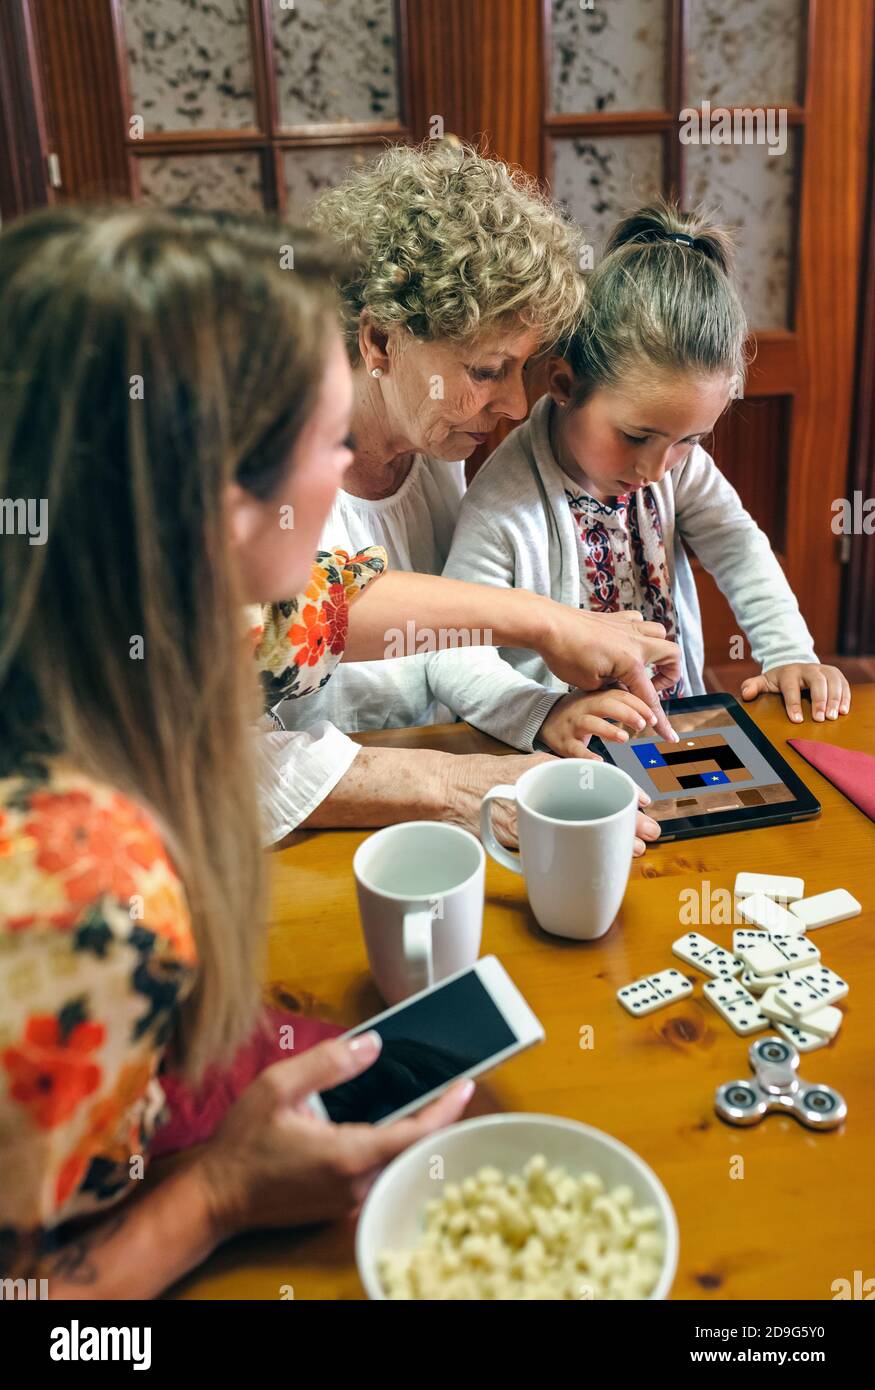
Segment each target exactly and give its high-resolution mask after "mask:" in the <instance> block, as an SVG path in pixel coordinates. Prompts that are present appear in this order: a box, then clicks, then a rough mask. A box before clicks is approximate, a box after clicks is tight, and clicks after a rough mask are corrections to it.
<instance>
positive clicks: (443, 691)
mask: <svg viewBox="0 0 875 1390" xmlns="http://www.w3.org/2000/svg"><path fill="white" fill-rule="evenodd" d="M428 683H429V685H430V686H431V689H432V690H433V691H434V693H435V695H436V696H437V698H438V700H440V702H441V703H442V704H444V705H447V706H448V707H449V708H450V709H451V710H452V711H453V713H454V714H457V715H458V716H459V718H460V719H465V720H467V722H468V723H469V724H472V725H473V726H474V728H475V729H480V730H482V732H483V733H484V734H491V735H492V737H493V738H497V739H500V740H501V742H502V743H509V744H510V745H511V747H513V748H518V749H520V751H521V752H523V753H531V752H532V750H533V748H534V742H535V739H536V737H537V735H538V730H539V729H540V727H541V725H542V724H543V722H544V720H545V719H546V718H547V715H548V714H549V713H550V711H551V709H552V708H553V706H554V705H555V703H556V701H557V700H561V698H562V696H563V695H564V694H565V691H564V690H555V689H553V690H551V689H548V688H546V687H545V686H543V685H539V684H538V682H537V681H533V680H530V679H529V677H528V676H524V675H523V674H522V672H521V671H516V670H514V668H513V666H511V665H510V664H509V663H508V662H507V661H504V660H503V658H502V657H501V655H500V654H499V652H498V650H497V648H495V647H458V648H456V649H454V650H449V651H441V652H434V653H433V654H432V655H431V656H430V657H429V658H428Z"/></svg>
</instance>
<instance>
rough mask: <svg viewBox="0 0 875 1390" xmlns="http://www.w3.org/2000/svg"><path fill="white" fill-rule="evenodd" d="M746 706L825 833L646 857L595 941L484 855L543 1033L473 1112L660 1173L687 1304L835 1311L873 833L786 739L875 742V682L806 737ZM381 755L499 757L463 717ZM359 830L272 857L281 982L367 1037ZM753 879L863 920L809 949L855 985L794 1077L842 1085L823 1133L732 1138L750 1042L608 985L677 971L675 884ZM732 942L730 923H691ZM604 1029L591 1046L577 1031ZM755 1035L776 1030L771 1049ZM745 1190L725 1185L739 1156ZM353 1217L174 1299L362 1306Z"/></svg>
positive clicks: (849, 1230) (860, 1223) (857, 1165)
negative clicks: (583, 1129) (586, 1143)
mask: <svg viewBox="0 0 875 1390" xmlns="http://www.w3.org/2000/svg"><path fill="white" fill-rule="evenodd" d="M750 708H751V712H752V713H753V715H754V718H755V719H756V721H757V723H758V724H759V725H760V727H761V728H762V729H763V730H764V731H765V732H766V733H767V734H768V735H769V736H770V737H771V738H772V740H773V741H774V742H775V743H776V745H777V746H778V747H779V748H780V750H781V752H782V753H784V755H785V756H786V757H787V760H788V761H789V762H790V764H791V765H792V766H793V767H794V768H796V770H797V771H798V772H799V774H800V775H801V777H802V778H803V780H804V781H805V782H806V784H807V785H808V786H809V787H811V788H812V790H813V791H814V792H815V794H816V795H817V797H818V799H819V800H820V801H821V803H822V806H823V813H822V816H821V817H820V818H819V819H818V820H815V821H812V822H807V823H799V824H796V825H785V826H777V827H775V828H772V829H764V830H755V831H748V832H744V833H741V834H732V835H716V836H711V837H707V838H703V839H697V840H687V841H683V842H680V843H676V844H667V845H664V846H662V847H659V846H657V847H655V848H653V849H650V850H648V852H647V854H646V855H645V856H644V858H643V859H641V860H638V861H636V863H635V864H634V865H633V868H632V875H631V879H630V882H629V887H628V890H627V893H626V896H625V900H624V902H623V906H622V909H621V912H620V915H619V917H618V918H617V921H616V922H615V923H614V925H613V926H612V927H611V929H610V931H609V932H608V933H607V934H606V936H604V937H603V938H602V939H601V940H600V941H597V942H592V943H576V942H567V941H561V940H559V939H558V938H554V937H549V936H547V935H546V934H545V933H544V932H542V931H541V930H540V929H539V928H538V926H537V925H536V923H535V922H534V920H533V918H532V916H531V913H530V911H529V909H528V905H527V902H526V897H525V892H524V885H523V881H522V879H520V878H518V877H517V876H516V875H514V874H512V873H511V872H510V871H508V870H506V869H503V868H500V867H499V866H497V865H496V864H494V863H492V861H491V860H490V861H487V863H488V868H487V873H486V911H485V919H484V933H483V953H484V954H487V953H494V954H496V955H497V956H498V957H499V958H500V959H501V960H502V961H503V963H504V965H505V966H506V967H507V969H508V971H509V972H510V974H511V976H512V977H513V979H514V980H515V981H516V983H517V984H518V985H519V987H520V988H521V989H522V991H523V993H524V994H525V996H526V998H527V999H528V1001H529V1003H530V1004H531V1005H532V1007H533V1008H534V1010H535V1012H536V1013H537V1014H538V1016H539V1017H540V1018H541V1020H542V1022H543V1023H544V1026H545V1029H546V1033H547V1040H546V1042H545V1043H544V1044H543V1045H541V1046H540V1047H537V1048H535V1049H533V1050H532V1051H530V1052H528V1053H525V1054H523V1055H521V1056H519V1057H517V1058H515V1059H513V1060H512V1061H510V1062H508V1063H506V1064H505V1065H503V1066H502V1067H500V1068H499V1069H498V1070H497V1071H496V1072H494V1073H492V1074H490V1075H488V1076H486V1077H485V1078H484V1079H483V1080H482V1081H481V1082H480V1084H479V1086H478V1090H477V1092H476V1094H475V1097H474V1099H473V1100H472V1102H471V1106H470V1107H469V1111H468V1113H469V1114H476V1113H483V1112H485V1111H488V1110H529V1111H546V1112H549V1113H552V1114H557V1115H567V1116H571V1117H573V1118H575V1119H579V1120H584V1121H586V1122H587V1123H588V1124H592V1125H595V1126H597V1127H598V1128H600V1129H603V1130H605V1131H607V1132H608V1133H610V1134H613V1135H615V1136H616V1137H617V1138H618V1139H621V1140H622V1141H623V1142H624V1143H626V1144H629V1145H630V1146H631V1147H632V1148H633V1149H635V1150H636V1152H638V1153H639V1154H640V1155H641V1156H642V1157H643V1158H644V1159H645V1160H646V1161H647V1162H648V1163H650V1164H651V1165H652V1166H653V1168H654V1169H655V1170H656V1172H657V1173H658V1175H659V1177H660V1178H661V1179H662V1181H663V1183H664V1184H665V1186H666V1188H667V1189H668V1192H669V1195H670V1197H671V1199H672V1201H673V1203H674V1205H675V1209H676V1211H677V1216H678V1222H679V1226H680V1237H681V1250H680V1263H679V1267H678V1274H677V1278H676V1281H675V1285H674V1290H673V1293H672V1297H673V1298H680V1299H708V1298H714V1299H727V1298H728V1299H734V1298H753V1299H830V1298H832V1296H833V1294H832V1290H831V1284H832V1281H833V1280H834V1279H839V1278H845V1279H848V1280H851V1281H853V1277H854V1271H855V1270H858V1269H859V1270H862V1271H863V1277H864V1278H866V1277H867V1276H869V1275H875V1268H873V1264H872V1252H873V1250H875V1204H873V1202H872V1195H871V1172H872V1154H873V1151H875V1144H873V1140H875V1087H873V1083H872V1062H873V1041H872V1040H873V1023H872V1020H873V1017H875V947H873V936H875V884H873V879H875V826H873V825H872V824H871V823H870V822H869V821H868V820H867V819H866V817H865V816H863V815H862V814H861V813H860V812H859V811H857V810H856V808H855V807H854V806H853V805H852V804H851V803H850V802H849V801H847V800H846V799H845V798H844V797H843V796H842V795H841V794H840V793H839V792H837V791H836V790H835V789H834V788H833V787H832V786H831V785H830V784H829V783H827V782H826V781H825V780H824V779H823V778H821V777H820V776H819V774H818V773H817V772H815V771H814V769H813V768H811V767H809V766H808V764H807V763H805V762H804V761H803V759H801V758H799V757H798V756H797V755H796V754H795V753H793V751H792V750H791V749H789V748H787V746H786V742H785V741H786V739H787V738H788V737H792V736H793V735H794V734H796V735H798V736H800V737H804V738H810V739H816V740H818V741H823V742H832V743H836V744H840V745H842V746H843V747H846V748H858V749H862V750H866V751H869V752H871V751H873V749H875V687H867V686H861V687H859V688H857V689H856V690H855V691H854V702H853V705H852V712H851V715H850V716H849V717H848V718H847V719H845V720H843V721H840V722H837V723H828V724H820V725H815V724H812V723H811V722H810V721H809V722H806V724H805V725H804V726H802V727H801V728H798V729H797V728H794V727H793V726H791V725H790V724H789V722H788V721H787V719H786V717H785V715H784V713H783V709H782V707H781V706H780V705H779V703H778V701H777V699H776V698H768V699H766V700H763V699H760V700H759V701H758V702H757V703H756V704H755V705H753V706H752V707H750ZM361 741H362V742H365V743H369V744H377V743H379V744H391V745H392V746H396V747H397V746H404V747H420V746H421V747H425V746H428V747H432V748H434V747H437V748H442V749H446V750H450V751H456V752H471V751H488V750H492V751H496V750H497V749H498V747H499V746H498V745H495V744H494V743H493V742H492V741H491V740H489V739H487V738H485V737H484V736H483V735H481V734H479V733H476V732H475V731H473V730H471V729H469V728H467V727H466V726H465V725H454V726H444V727H441V728H431V729H410V730H408V729H405V730H394V731H390V732H386V733H380V734H370V735H363V736H361ZM363 839H364V832H352V831H323V832H317V833H311V834H302V835H300V836H299V837H298V838H297V840H296V842H295V843H294V844H292V845H291V846H290V847H289V848H287V849H285V850H283V851H282V852H281V853H279V854H277V855H276V856H275V858H274V865H273V867H274V875H273V877H274V896H273V910H272V925H271V930H270V978H271V981H272V982H273V983H274V986H275V992H276V997H277V998H278V999H284V1000H285V1001H286V1003H287V1004H289V1005H290V1006H291V1007H297V1008H298V1009H300V1010H301V1011H303V1012H305V1013H314V1014H317V1015H319V1016H320V1017H323V1018H327V1019H331V1020H335V1021H337V1022H339V1023H343V1024H349V1025H351V1024H354V1023H357V1022H359V1021H361V1020H363V1019H365V1018H367V1017H368V1016H369V1015H370V1014H371V1013H374V1012H377V1011H378V1010H379V1009H380V1007H381V1002H380V1000H379V998H378V996H377V994H376V991H375V989H374V987H373V985H372V983H371V981H370V978H369V975H368V970H367V960H366V956H365V950H364V945H363V942H362V938H361V933H360V930H359V924H358V913H357V909H356V900H355V888H354V882H353V877H352V871H351V861H352V855H353V852H354V850H355V848H356V847H357V845H359V844H360V843H361V841H362V840H363ZM740 869H749V870H755V871H759V872H777V873H795V874H801V875H802V876H804V878H805V881H806V893H808V894H813V893H819V892H822V891H824V890H826V889H829V888H836V887H844V888H847V889H849V890H850V891H851V892H852V893H853V894H854V896H855V897H857V898H858V899H859V900H860V901H861V902H862V904H863V909H864V911H863V915H862V916H861V917H857V918H855V919H853V920H851V921H848V922H843V923H839V924H836V925H834V926H831V927H825V928H823V929H822V930H820V931H818V932H817V933H816V935H815V939H816V941H817V944H818V946H819V948H820V950H821V954H822V958H823V961H824V963H825V964H827V965H829V966H830V967H832V968H833V969H834V970H836V971H838V972H839V973H840V974H841V975H842V976H844V977H845V978H847V980H848V981H849V983H850V987H851V989H850V994H849V996H848V998H847V999H846V1000H844V1001H843V1002H842V1005H841V1007H842V1009H843V1011H844V1013H845V1021H844V1024H843V1027H842V1029H841V1032H840V1033H839V1035H838V1037H837V1038H836V1039H835V1040H834V1041H833V1043H832V1044H830V1045H829V1046H828V1047H825V1048H822V1049H820V1050H818V1051H816V1052H813V1053H809V1054H807V1055H804V1056H803V1058H802V1065H801V1075H802V1076H803V1077H805V1078H806V1079H808V1080H812V1081H824V1082H828V1083H829V1084H831V1085H833V1086H836V1087H838V1089H839V1090H840V1091H842V1092H843V1094H844V1096H845V1098H846V1100H847V1102H848V1108H849V1114H848V1119H847V1121H846V1122H845V1124H844V1125H843V1126H842V1128H841V1129H839V1130H837V1131H835V1132H833V1133H829V1134H814V1133H811V1132H810V1131H807V1130H805V1129H804V1128H802V1126H801V1125H799V1124H798V1123H797V1122H796V1121H795V1120H793V1119H792V1118H790V1117H785V1116H783V1115H780V1116H779V1115H772V1116H770V1117H769V1118H768V1119H767V1120H765V1121H764V1122H763V1123H761V1124H760V1125H758V1126H756V1127H754V1128H751V1129H735V1128H732V1127H730V1126H728V1125H725V1124H723V1123H722V1122H721V1121H720V1120H718V1119H717V1117H716V1115H715V1114H714V1109H713V1100H714V1091H715V1088H716V1087H717V1085H718V1084H719V1083H721V1082H723V1081H726V1080H729V1079H730V1078H732V1077H737V1076H739V1077H740V1076H745V1075H746V1074H747V1073H748V1062H747V1051H748V1041H746V1040H745V1039H743V1038H739V1037H737V1036H736V1035H735V1034H734V1033H733V1032H732V1031H731V1030H730V1029H729V1027H728V1026H727V1025H726V1024H725V1023H724V1022H723V1020H722V1019H721V1018H720V1017H719V1016H718V1015H717V1014H716V1013H715V1012H714V1011H713V1010H712V1009H711V1008H710V1006H709V1005H708V1004H707V1003H706V1002H705V1001H704V999H703V996H702V984H703V983H704V977H702V976H699V975H698V974H697V972H696V971H694V970H692V969H690V970H689V971H688V974H689V975H690V978H695V981H696V985H695V990H694V993H693V995H692V996H690V997H689V998H688V999H686V1000H684V1001H682V1002H681V1003H679V1004H677V1005H674V1006H672V1007H669V1008H666V1009H663V1010H660V1011H658V1012H656V1013H654V1014H651V1015H650V1016H649V1017H647V1018H642V1019H633V1018H631V1017H630V1016H629V1015H628V1014H626V1013H625V1012H624V1011H623V1010H622V1009H621V1008H620V1006H619V1005H618V1003H617V1001H616V997H615V996H616V991H617V989H618V988H619V987H620V986H621V985H623V984H626V983H628V982H629V981H631V980H634V979H636V978H637V977H638V976H640V975H642V974H645V973H649V972H652V971H656V970H659V969H662V968H664V967H666V966H670V965H673V964H674V965H677V964H678V962H677V959H676V958H675V957H674V956H673V955H672V953H671V942H672V941H673V940H675V939H676V938H677V937H678V936H679V935H681V934H682V932H683V931H685V930H687V929H688V925H687V923H685V922H684V923H682V922H681V920H680V916H679V913H680V899H679V895H680V893H681V892H682V890H684V889H689V888H694V889H697V890H701V887H702V884H703V882H706V883H708V884H710V886H711V890H712V891H714V890H717V889H721V888H722V889H728V890H731V889H732V885H733V882H734V878H735V874H736V872H737V871H738V870H740ZM700 929H701V930H702V931H703V932H704V933H705V934H706V935H710V936H711V937H712V939H714V940H715V941H718V942H719V943H721V944H723V945H731V940H732V928H731V927H730V926H721V925H717V926H709V925H707V924H705V925H703V926H702V927H701V928H700ZM585 1025H590V1026H591V1027H592V1028H593V1029H594V1046H593V1047H592V1048H591V1049H583V1048H582V1047H581V1045H580V1043H581V1032H580V1030H581V1028H582V1027H583V1026H585ZM760 1036H764V1035H760ZM738 1156H741V1158H743V1160H744V1176H743V1177H742V1178H738V1177H736V1178H733V1177H732V1176H731V1172H732V1171H733V1170H737V1168H738V1164H737V1158H738ZM353 1235H354V1229H353V1225H352V1223H348V1224H341V1225H336V1226H333V1227H330V1228H328V1227H322V1228H319V1229H316V1228H313V1229H312V1230H309V1231H306V1232H278V1233H270V1234H264V1233H256V1234H253V1235H249V1236H246V1237H243V1238H240V1239H238V1240H236V1241H235V1242H233V1243H232V1244H230V1245H228V1246H226V1247H225V1248H223V1249H222V1250H221V1251H219V1252H218V1253H217V1254H216V1255H214V1256H213V1257H212V1259H210V1260H209V1261H208V1262H207V1264H206V1265H204V1266H203V1267H202V1268H201V1269H200V1270H199V1271H198V1272H197V1273H195V1274H194V1275H192V1276H190V1277H189V1278H188V1279H187V1280H185V1281H183V1283H182V1284H180V1285H178V1286H177V1288H176V1289H175V1290H174V1291H173V1292H172V1293H171V1295H170V1296H171V1297H183V1298H198V1299H201V1298H219V1299H223V1298H226V1299H227V1298H247V1299H279V1298H280V1297H282V1296H285V1297H288V1296H289V1294H288V1287H287V1289H286V1293H285V1295H283V1294H281V1289H282V1287H283V1286H291V1288H292V1289H293V1290H294V1297H295V1298H296V1299H358V1298H362V1297H363V1296H364V1295H363V1291H362V1288H361V1285H360V1284H359V1280H358V1277H357V1274H356V1270H355V1262H354V1255H353Z"/></svg>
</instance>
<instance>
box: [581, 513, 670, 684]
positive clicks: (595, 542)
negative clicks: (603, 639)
mask: <svg viewBox="0 0 875 1390" xmlns="http://www.w3.org/2000/svg"><path fill="white" fill-rule="evenodd" d="M565 497H566V500H567V502H568V506H569V508H570V509H571V515H572V517H573V518H574V527H575V531H576V532H577V552H578V558H579V562H580V565H579V568H580V607H581V608H586V609H588V610H589V611H590V612H593V613H617V612H620V611H622V610H626V609H628V610H636V611H637V612H639V613H643V614H644V617H645V618H646V619H647V620H648V621H649V622H654V623H662V625H663V626H664V628H665V635H666V637H667V639H668V640H669V642H677V641H679V640H680V639H679V637H678V622H677V614H676V611H675V604H674V598H673V596H672V592H671V578H670V576H669V572H668V564H667V561H666V555H665V542H664V540H663V535H662V522H661V521H660V518H659V512H658V511H657V507H656V502H655V500H654V497H653V493H652V491H651V489H650V488H649V487H644V488H642V489H641V491H640V492H631V493H623V494H622V495H621V496H619V497H615V498H614V499H613V500H612V501H610V502H600V501H598V500H597V498H595V497H591V496H590V495H589V493H587V492H571V491H570V490H569V489H568V488H566V490H565ZM682 694H683V682H682V681H680V680H678V681H677V683H676V684H675V685H673V686H672V687H671V688H670V689H668V690H663V691H661V692H660V699H662V700H667V699H668V698H669V696H670V695H682Z"/></svg>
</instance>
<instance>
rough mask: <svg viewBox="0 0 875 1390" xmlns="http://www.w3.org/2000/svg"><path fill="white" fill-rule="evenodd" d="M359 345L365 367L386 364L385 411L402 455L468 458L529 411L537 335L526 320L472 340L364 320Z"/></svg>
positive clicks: (390, 435) (382, 385)
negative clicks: (526, 375) (377, 326)
mask: <svg viewBox="0 0 875 1390" xmlns="http://www.w3.org/2000/svg"><path fill="white" fill-rule="evenodd" d="M360 344H361V347H362V356H363V359H364V362H365V370H367V371H370V370H371V369H372V368H373V367H374V366H377V367H380V368H381V369H382V372H383V376H382V378H381V379H380V381H379V391H380V398H381V400H380V407H379V408H380V409H381V410H382V411H383V414H384V417H385V427H386V434H387V436H388V438H389V439H391V440H392V441H393V442H395V443H397V444H398V445H399V446H400V447H399V452H400V451H401V448H406V449H413V450H417V451H419V452H421V453H426V454H430V455H431V457H432V458H437V459H443V460H445V461H450V460H455V459H466V458H468V456H469V455H470V454H472V453H473V452H474V450H475V449H476V448H477V446H478V444H483V443H485V442H486V439H487V438H488V436H489V435H490V434H491V433H492V431H493V430H494V429H495V427H496V425H497V424H498V422H499V421H500V420H522V419H524V418H525V416H526V414H527V413H528V402H527V399H526V390H525V383H524V380H523V369H524V368H525V365H526V362H527V361H528V359H529V358H530V357H531V356H532V354H533V353H534V352H536V351H537V348H538V346H539V339H538V334H537V333H536V332H535V330H534V329H531V328H527V327H525V326H524V325H522V324H519V325H517V326H516V327H510V328H506V329H494V330H492V329H488V330H484V331H483V332H482V333H480V334H479V335H478V336H477V338H475V339H474V340H473V342H472V343H470V344H460V343H455V342H450V341H448V340H446V339H438V340H436V341H434V342H423V341H422V340H421V339H418V338H412V337H411V336H410V334H409V333H400V332H398V331H397V330H393V331H392V332H391V333H389V334H379V333H377V332H375V331H374V330H373V329H372V328H371V327H370V325H368V324H364V325H363V329H362V334H361V336H360ZM374 384H375V385H376V383H374Z"/></svg>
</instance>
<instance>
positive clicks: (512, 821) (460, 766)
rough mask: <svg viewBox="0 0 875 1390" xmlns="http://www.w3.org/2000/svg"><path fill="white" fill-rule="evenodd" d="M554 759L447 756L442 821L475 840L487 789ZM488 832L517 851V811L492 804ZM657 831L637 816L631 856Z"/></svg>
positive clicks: (641, 798) (642, 802) (644, 798)
mask: <svg viewBox="0 0 875 1390" xmlns="http://www.w3.org/2000/svg"><path fill="white" fill-rule="evenodd" d="M575 756H576V757H581V758H589V759H592V760H593V761H595V762H601V761H602V759H601V758H600V757H599V756H598V754H596V753H590V752H589V751H588V750H587V749H586V748H583V751H582V752H581V753H579V754H575ZM555 761H556V759H555V758H554V757H552V756H551V755H550V754H549V753H516V754H514V753H510V754H508V756H507V757H496V756H494V755H492V754H489V753H470V754H459V753H456V754H454V755H450V762H449V766H447V767H445V769H444V778H445V782H444V796H443V805H444V807H445V810H444V814H443V816H442V819H443V820H447V821H450V823H451V824H453V825H460V826H461V827H462V828H463V829H464V830H470V831H471V832H472V833H473V834H474V835H476V836H477V837H478V839H479V836H480V803H481V801H482V800H483V798H484V796H485V795H486V793H487V792H488V791H489V789H490V787H497V786H499V785H500V784H501V783H508V782H509V783H511V784H513V783H515V782H516V781H517V779H518V778H519V777H522V775H523V773H524V772H528V770H529V768H530V767H537V766H538V765H539V764H541V763H552V762H555ZM638 804H639V806H649V805H650V797H649V796H648V795H647V794H646V792H643V791H639V792H638ZM492 828H493V830H494V831H495V836H496V839H497V840H498V841H499V843H500V844H502V845H505V846H507V848H508V849H517V848H518V847H519V832H518V828H517V811H516V806H515V805H514V803H513V802H512V801H502V800H496V801H493V803H492ZM659 836H660V827H659V825H658V823H657V822H656V821H655V820H653V819H652V818H651V817H650V816H647V815H644V814H643V812H642V811H639V812H638V820H637V823H636V826H635V850H634V852H635V855H636V857H637V856H638V855H641V854H643V853H644V851H645V849H646V848H647V845H648V843H652V842H653V841H654V840H658V839H659Z"/></svg>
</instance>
